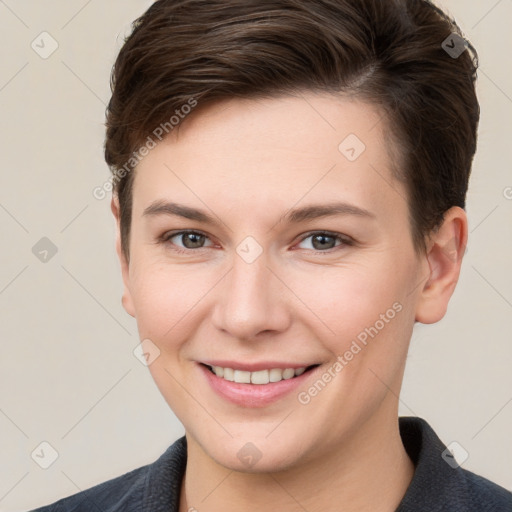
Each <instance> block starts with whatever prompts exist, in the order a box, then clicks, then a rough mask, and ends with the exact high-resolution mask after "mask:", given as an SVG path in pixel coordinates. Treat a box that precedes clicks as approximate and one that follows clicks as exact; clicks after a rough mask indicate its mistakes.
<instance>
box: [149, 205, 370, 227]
mask: <svg viewBox="0 0 512 512" xmlns="http://www.w3.org/2000/svg"><path fill="white" fill-rule="evenodd" d="M142 215H143V216H158V215H175V216H178V217H183V218H185V219H189V220H195V221H198V222H203V223H205V224H211V225H215V224H217V221H216V219H215V218H214V217H213V216H211V215H210V214H208V213H206V212H205V211H204V210H199V209H197V208H192V207H190V206H185V205H183V204H178V203H173V202H170V201H163V200H157V201H154V202H153V203H151V204H150V205H149V206H148V207H147V208H145V209H144V212H143V213H142ZM335 215H354V216H358V217H366V218H371V219H374V218H375V214H373V213H372V212H370V211H368V210H365V209H364V208H360V207H358V206H355V205H352V204H349V203H344V202H336V203H327V204H314V205H309V206H303V207H300V208H293V209H291V210H289V211H288V212H287V213H286V214H284V215H283V216H281V217H280V219H279V221H278V223H281V222H288V223H290V224H296V223H299V222H303V221H306V220H313V219H318V218H323V217H332V216H335Z"/></svg>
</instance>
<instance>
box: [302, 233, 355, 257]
mask: <svg viewBox="0 0 512 512" xmlns="http://www.w3.org/2000/svg"><path fill="white" fill-rule="evenodd" d="M308 239H311V242H310V244H309V245H310V247H305V248H306V249H313V250H315V251H317V252H327V250H329V249H334V248H336V247H339V246H347V245H353V243H354V242H353V240H352V239H351V238H349V237H347V236H346V235H341V234H339V233H330V232H328V231H315V232H313V233H309V234H307V235H306V236H305V237H303V238H302V239H301V242H300V243H303V242H304V241H305V240H308ZM336 242H339V243H336ZM302 248H304V247H302Z"/></svg>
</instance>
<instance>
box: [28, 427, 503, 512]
mask: <svg viewBox="0 0 512 512" xmlns="http://www.w3.org/2000/svg"><path fill="white" fill-rule="evenodd" d="M399 427H400V435H401V438H402V442H403V445H404V447H405V449H406V451H407V453H408V455H409V457H410V458H411V460H412V461H413V463H414V466H415V471H414V476H413V478H412V481H411V483H410V485H409V487H408V488H407V491H406V493H405V495H404V497H403V499H402V501H401V502H400V505H399V506H398V508H397V509H396V511H395V512H512V493H511V492H510V491H508V490H506V489H505V488H503V487H500V486H499V485H497V484H495V483H493V482H491V481H490V480H487V479H486V478H483V477H481V476H479V475H477V474H475V473H472V472H470V471H468V470H466V469H463V468H462V467H460V466H459V465H458V464H457V463H456V461H455V459H454V458H453V457H452V455H451V452H450V451H449V450H447V447H446V446H445V445H444V444H443V442H442V441H441V440H440V439H439V437H438V436H437V435H436V433H435V432H434V430H433V429H432V427H430V425H429V424H428V423H427V422H426V421H425V420H423V419H421V418H417V417H400V418H399ZM186 464H187V441H186V438H185V437H181V438H180V439H178V440H177V441H175V442H174V443H173V444H172V445H171V446H169V448H167V450H166V451H165V452H164V453H163V454H162V455H161V456H160V457H159V458H158V459H157V460H156V461H155V462H153V463H151V464H148V465H146V466H142V467H139V468H137V469H134V470H132V471H130V472H128V473H125V474H124V475H121V476H118V477H117V478H113V479H111V480H108V481H106V482H103V483H101V484H98V485H95V486H94V487H91V488H90V489H87V490H85V491H81V492H79V493H77V494H73V495H72V496H68V497H66V498H63V499H61V500H59V501H57V502H55V503H53V504H51V505H47V506H45V507H42V508H38V509H36V510H33V511H31V512H91V511H96V510H98V511H101V512H178V510H179V497H180V489H181V482H182V479H183V476H184V474H185V467H186Z"/></svg>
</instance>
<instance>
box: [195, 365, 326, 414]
mask: <svg viewBox="0 0 512 512" xmlns="http://www.w3.org/2000/svg"><path fill="white" fill-rule="evenodd" d="M199 368H200V370H201V371H202V372H203V375H204V376H205V377H206V380H207V381H208V383H209V384H210V386H211V387H212V389H213V390H214V391H215V392H216V393H217V394H218V395H220V396H221V397H222V398H225V399H227V400H229V401H230V402H232V403H234V404H236V405H240V406H242V407H265V406H266V405H268V404H271V403H272V402H275V401H277V400H279V399H280V398H282V397H284V396H285V395H288V394H289V393H291V392H292V391H293V390H296V389H297V388H298V387H300V386H301V385H302V384H304V382H305V381H306V379H308V378H309V377H310V376H311V375H312V374H313V373H315V372H316V370H318V368H319V367H318V366H317V367H315V368H312V369H311V370H308V371H307V372H304V373H303V374H302V375H299V376H297V377H293V378H291V379H283V380H280V381H279V382H269V383H268V384H240V383H238V382H231V381H229V380H226V379H223V378H222V377H217V375H215V374H214V373H212V372H211V371H210V370H209V369H208V368H207V367H206V366H204V365H202V364H199Z"/></svg>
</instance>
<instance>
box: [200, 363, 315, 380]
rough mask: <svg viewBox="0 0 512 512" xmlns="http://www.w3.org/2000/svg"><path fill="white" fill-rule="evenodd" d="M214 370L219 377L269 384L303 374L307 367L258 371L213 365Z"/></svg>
mask: <svg viewBox="0 0 512 512" xmlns="http://www.w3.org/2000/svg"><path fill="white" fill-rule="evenodd" d="M210 368H212V370H213V372H214V373H215V375H217V377H220V378H223V379H225V380H229V381H230V382H238V383H240V384H268V383H269V382H279V381H280V380H283V379H284V380H287V379H291V378H293V377H298V376H299V375H302V374H303V373H304V372H305V371H306V368H305V367H301V368H295V369H294V368H286V369H284V370H281V369H280V368H272V369H271V370H259V371H257V372H247V371H244V370H233V368H222V367H221V366H212V367H210Z"/></svg>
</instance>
